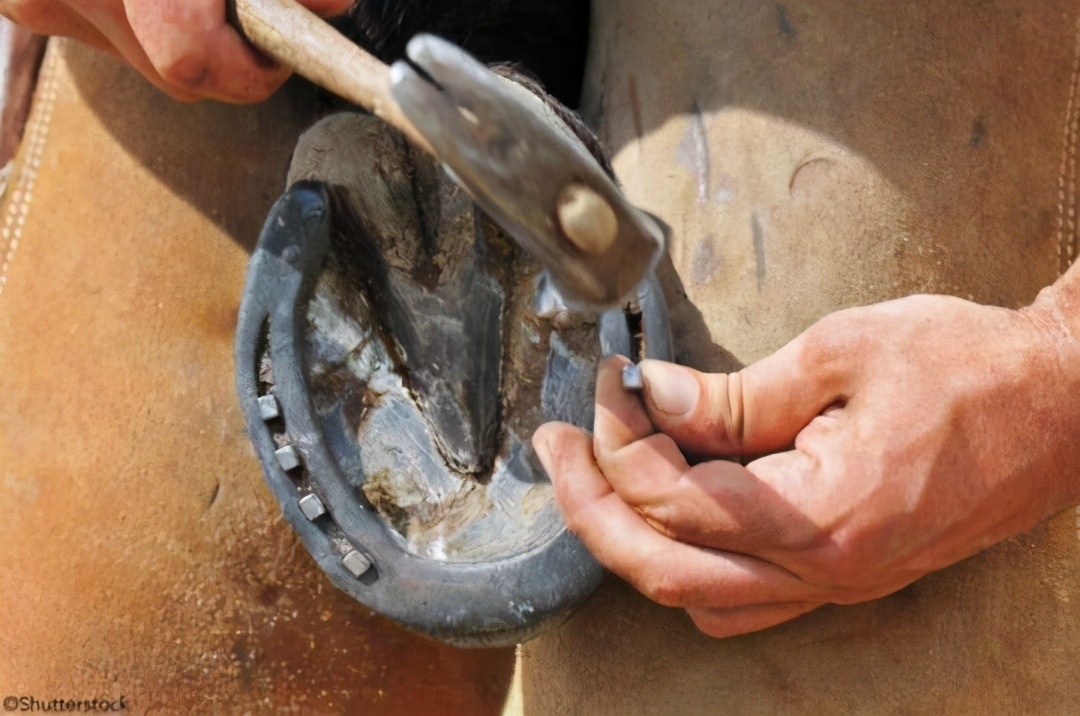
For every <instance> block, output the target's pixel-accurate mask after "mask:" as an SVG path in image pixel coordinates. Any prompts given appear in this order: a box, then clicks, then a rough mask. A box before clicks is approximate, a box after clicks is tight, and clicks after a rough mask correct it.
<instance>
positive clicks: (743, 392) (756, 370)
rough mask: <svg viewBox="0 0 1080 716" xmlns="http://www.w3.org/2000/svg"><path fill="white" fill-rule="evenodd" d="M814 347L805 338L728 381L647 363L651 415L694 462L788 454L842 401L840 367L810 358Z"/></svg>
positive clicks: (644, 372) (644, 366)
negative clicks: (699, 456) (825, 412)
mask: <svg viewBox="0 0 1080 716" xmlns="http://www.w3.org/2000/svg"><path fill="white" fill-rule="evenodd" d="M819 333H820V332H819ZM809 340H812V339H808V338H806V334H804V335H803V336H800V337H799V338H796V339H795V340H794V341H792V342H791V343H789V344H788V345H787V346H785V347H784V348H782V349H780V350H779V351H778V352H776V353H774V354H773V355H771V356H769V357H767V358H765V359H763V360H760V361H758V362H757V363H754V364H752V365H750V366H747V367H746V368H744V369H743V370H741V371H739V372H738V373H731V374H720V373H718V374H709V373H700V372H698V371H696V370H693V369H691V368H687V367H685V366H679V365H675V364H673V363H665V362H662V361H654V360H646V361H643V362H642V364H641V373H642V378H643V379H644V384H645V407H646V409H647V410H648V415H649V417H650V419H651V420H652V422H653V423H654V424H655V425H656V427H657V428H658V429H659V430H661V431H662V432H664V433H667V434H668V435H670V436H671V437H672V438H674V439H675V442H676V443H678V445H679V446H680V447H681V448H682V449H684V450H687V451H689V452H693V453H697V454H703V455H712V456H717V455H755V454H761V453H766V452H772V451H775V450H782V449H784V448H787V447H789V446H791V444H792V443H793V442H794V440H795V436H796V435H797V434H798V433H799V431H800V430H801V429H802V428H803V427H805V426H806V425H807V424H808V423H809V422H810V421H811V420H812V419H813V418H814V417H815V416H816V415H818V414H819V413H820V412H821V411H822V410H824V409H825V408H826V407H828V406H829V405H831V404H833V403H835V402H836V401H837V400H838V399H840V398H841V397H842V394H841V393H840V388H841V386H842V384H843V383H842V380H841V377H842V373H841V372H839V371H837V365H836V361H834V360H831V359H830V358H829V357H825V358H822V351H821V350H808V349H807V348H808V347H807V343H808V341H809Z"/></svg>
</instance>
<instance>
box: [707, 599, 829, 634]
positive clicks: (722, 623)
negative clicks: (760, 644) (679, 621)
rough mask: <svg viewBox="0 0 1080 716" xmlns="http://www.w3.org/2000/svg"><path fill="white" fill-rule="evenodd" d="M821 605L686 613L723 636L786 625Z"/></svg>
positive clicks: (781, 605)
mask: <svg viewBox="0 0 1080 716" xmlns="http://www.w3.org/2000/svg"><path fill="white" fill-rule="evenodd" d="M820 606H822V603H820V602H795V603H791V604H762V605H757V606H752V607H739V608H736V609H688V610H687V612H686V613H687V614H688V615H689V616H690V619H691V620H692V621H693V622H694V626H696V627H697V628H698V629H699V630H700V631H701V632H702V633H703V634H707V635H708V636H712V637H716V638H718V639H723V638H725V637H729V636H738V635H740V634H749V633H751V632H755V631H761V630H762V629H768V628H769V627H773V626H776V625H777V624H783V623H784V622H786V621H790V620H792V619H794V618H796V617H799V616H802V615H803V614H806V613H807V612H811V611H813V610H815V609H817V608H818V607H820Z"/></svg>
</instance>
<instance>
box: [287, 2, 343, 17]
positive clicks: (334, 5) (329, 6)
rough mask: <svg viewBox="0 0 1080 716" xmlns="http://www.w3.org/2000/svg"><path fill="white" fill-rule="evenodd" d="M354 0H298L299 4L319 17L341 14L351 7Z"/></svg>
mask: <svg viewBox="0 0 1080 716" xmlns="http://www.w3.org/2000/svg"><path fill="white" fill-rule="evenodd" d="M354 2H355V0H300V4H301V5H303V6H304V7H306V8H307V9H308V10H311V11H312V12H313V13H315V14H316V15H320V16H321V17H334V16H335V15H341V14H342V13H344V12H345V11H346V10H348V9H349V8H351V7H352V6H353V4H354Z"/></svg>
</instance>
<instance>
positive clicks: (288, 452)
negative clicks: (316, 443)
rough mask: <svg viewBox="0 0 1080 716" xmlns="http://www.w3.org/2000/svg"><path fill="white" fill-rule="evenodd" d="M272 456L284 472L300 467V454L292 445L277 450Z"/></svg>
mask: <svg viewBox="0 0 1080 716" xmlns="http://www.w3.org/2000/svg"><path fill="white" fill-rule="evenodd" d="M274 455H275V456H276V457H277V461H278V465H281V469H282V470H284V471H285V472H288V471H289V470H295V469H296V468H298V467H300V454H299V453H298V452H296V448H294V447H293V446H292V445H286V446H285V447H283V448H278V449H277V450H275V451H274Z"/></svg>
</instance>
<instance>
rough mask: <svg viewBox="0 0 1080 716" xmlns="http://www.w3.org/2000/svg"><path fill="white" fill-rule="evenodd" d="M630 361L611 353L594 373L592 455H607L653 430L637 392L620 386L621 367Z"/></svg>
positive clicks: (654, 430) (649, 433)
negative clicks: (594, 446)
mask: <svg viewBox="0 0 1080 716" xmlns="http://www.w3.org/2000/svg"><path fill="white" fill-rule="evenodd" d="M627 365H630V361H629V360H627V359H626V358H624V357H622V356H612V357H610V358H605V359H604V360H603V361H601V362H600V367H599V369H598V370H597V373H596V415H595V417H594V418H593V434H594V436H595V441H596V454H597V456H598V457H600V456H602V455H611V454H613V453H616V452H618V450H619V449H620V448H622V447H625V446H626V445H629V444H630V443H632V442H634V441H636V440H640V439H641V438H644V437H646V436H648V435H652V434H653V433H655V432H656V429H655V428H654V427H653V424H652V421H651V420H649V414H648V413H646V412H645V407H644V405H643V404H642V402H641V398H640V397H639V396H638V394H637V393H634V392H631V391H629V390H626V389H625V388H623V385H622V369H623V368H624V367H625V366H627Z"/></svg>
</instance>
